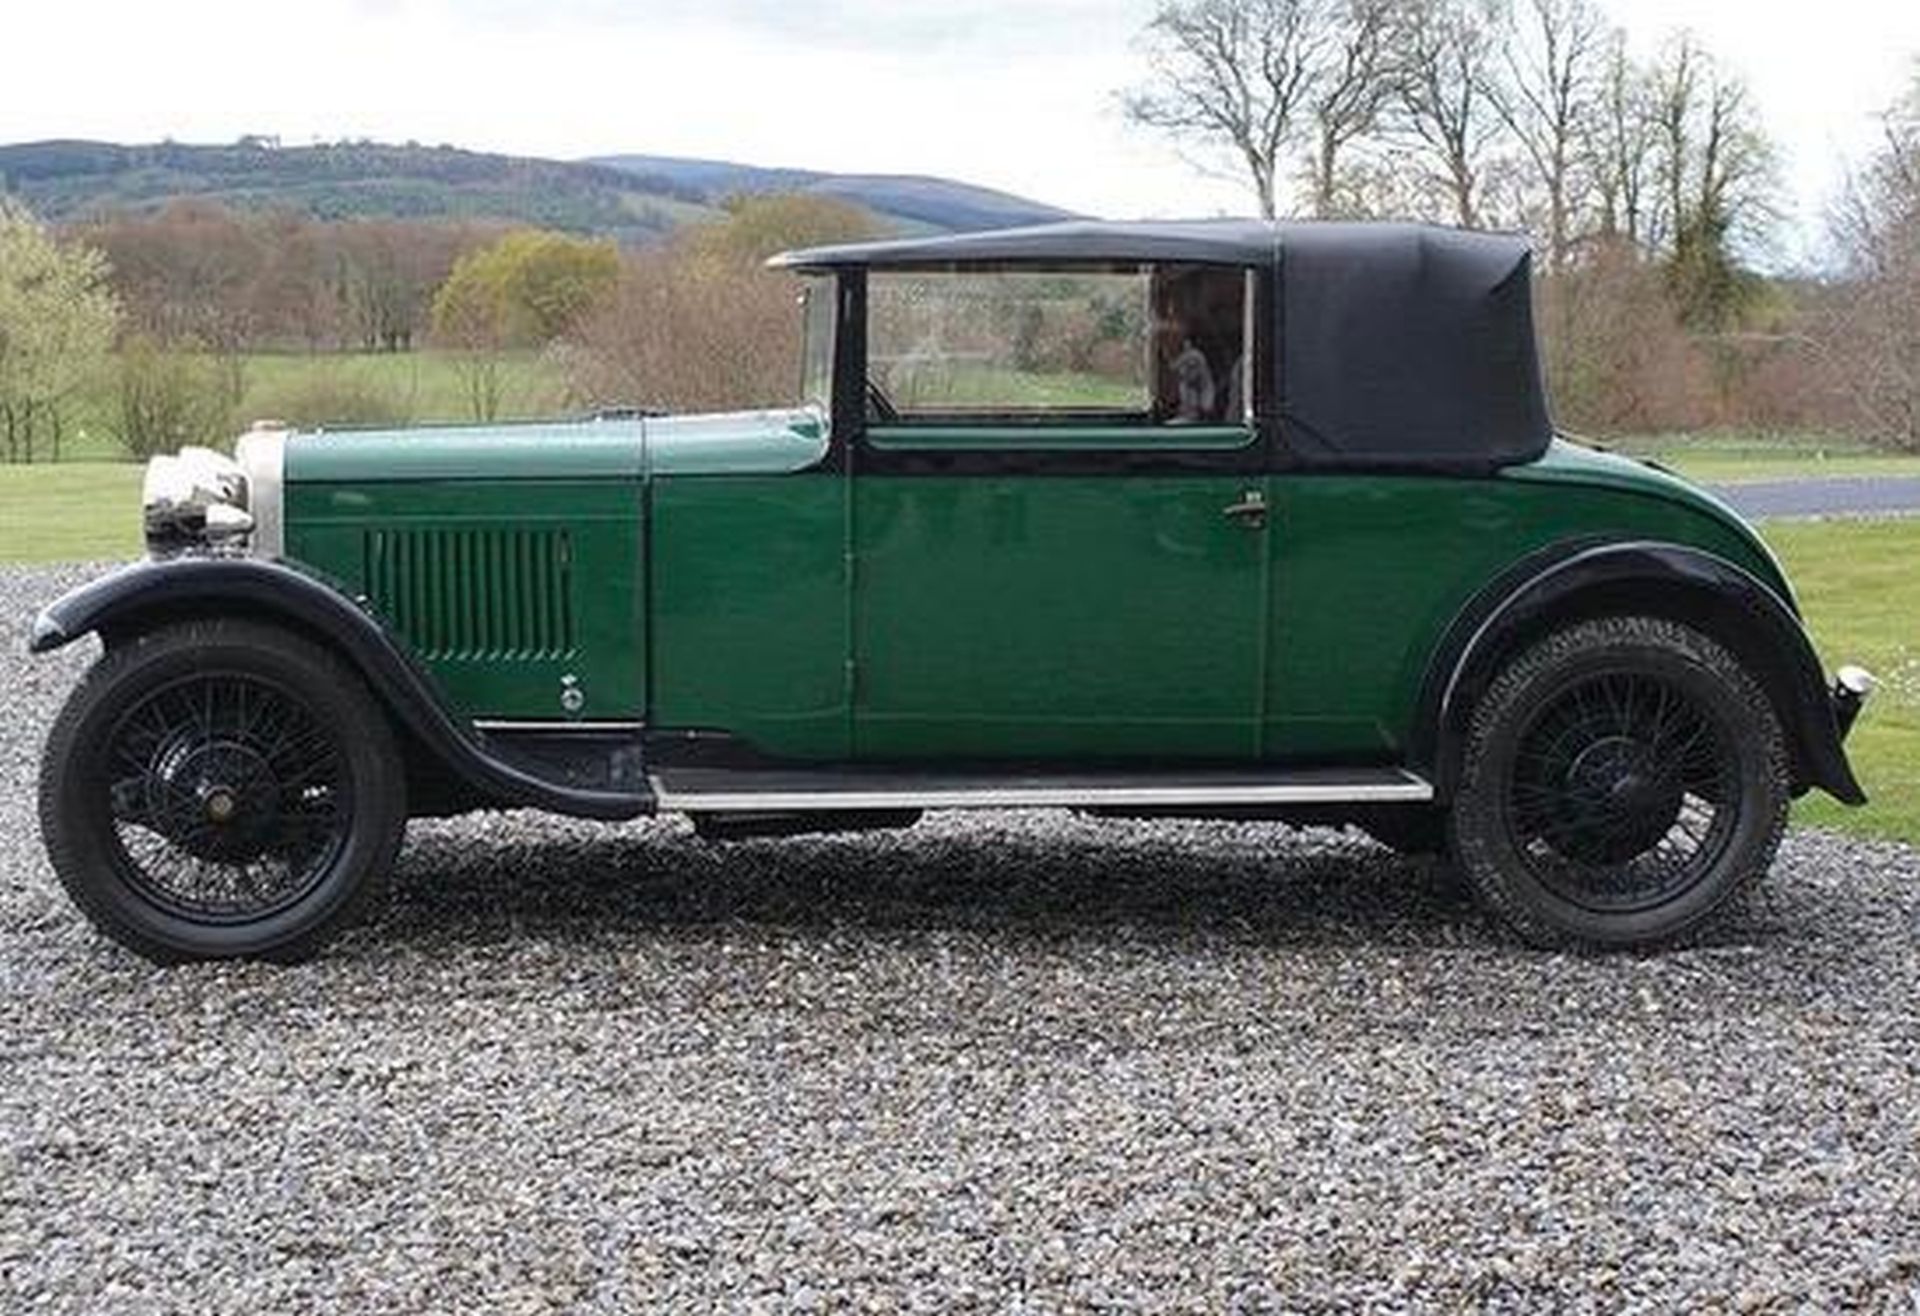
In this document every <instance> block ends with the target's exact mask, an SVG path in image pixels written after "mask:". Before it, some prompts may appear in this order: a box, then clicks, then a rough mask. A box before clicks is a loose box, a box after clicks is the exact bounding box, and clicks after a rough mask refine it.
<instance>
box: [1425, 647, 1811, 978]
mask: <svg viewBox="0 0 1920 1316" xmlns="http://www.w3.org/2000/svg"><path fill="white" fill-rule="evenodd" d="M1789 802H1790V791H1789V785H1788V772H1787V749H1786V739H1785V736H1784V735H1783V734H1782V732H1781V729H1780V722H1779V719H1778V717H1777V716H1776V715H1775V713H1774V710H1773V705H1772V703H1771V702H1770V701H1769V700H1768V698H1767V695H1766V692H1765V691H1764V690H1763V689H1761V687H1760V685H1759V683H1758V682H1757V681H1755V679H1754V678H1753V676H1752V675H1751V674H1750V673H1749V672H1748V671H1747V670H1746V668H1745V667H1743V666H1742V665H1741V663H1740V662H1739V660H1738V659H1736V658H1735V657H1734V656H1733V655H1732V654H1731V653H1729V652H1728V651H1727V650H1726V649H1725V648H1723V647H1722V646H1721V645H1720V644H1718V643H1717V642H1715V641H1714V640H1712V639H1710V638H1709V637H1707V636H1705V635H1702V634H1701V633H1700V632H1698V631H1695V630H1693V629H1692V628H1690V627H1687V626H1683V625H1680V624H1678V623H1675V622H1671V621H1665V620H1660V619H1655V618H1648V617H1609V618H1602V619H1600V620H1596V621H1589V622H1583V623H1580V624H1578V625H1575V626H1571V627H1569V628H1567V629H1566V630H1563V631H1560V632H1557V633H1556V634H1553V635H1551V636H1549V637H1548V638H1546V639H1545V640H1543V641H1541V642H1540V643H1539V644H1537V645H1535V646H1534V647H1533V648H1531V649H1529V650H1528V651H1526V652H1525V653H1523V654H1522V655H1521V656H1520V657H1519V659H1518V660H1517V661H1515V662H1514V663H1513V664H1512V665H1511V666H1510V667H1508V668H1507V669H1506V670H1505V671H1504V672H1502V673H1501V674H1500V676H1499V677H1498V678H1497V679H1496V680H1495V681H1494V682H1493V684H1492V686H1491V687H1490V688H1489V689H1488V690H1487V692H1486V694H1485V696H1484V697H1482V699H1481V700H1480V703H1479V705H1478V706H1477V707H1476V708H1475V710H1474V714H1473V718H1472V722H1471V724H1470V727H1469V730H1468V733H1467V738H1466V746H1465V760H1464V763H1463V765H1462V769H1461V777H1460V784H1459V789H1458V792H1457V794H1456V796H1455V798H1454V803H1453V811H1452V826H1453V842H1454V852H1455V855H1456V856H1457V858H1458V860H1459V862H1460V865H1461V867H1462V868H1463V869H1464V870H1465V872H1466V875H1467V878H1468V880H1469V881H1470V882H1471V883H1472V884H1473V887H1474V889H1475V891H1476V893H1477V894H1478V895H1479V897H1480V899H1481V901H1482V902H1483V904H1485V905H1486V906H1487V907H1488V908H1489V909H1490V910H1492V911H1493V912H1494V913H1496V914H1498V915H1500V916H1501V917H1502V918H1504V919H1505V920H1506V921H1507V922H1508V923H1510V924H1512V926H1513V927H1514V928H1515V929H1516V930H1517V931H1518V932H1519V933H1520V935H1521V936H1522V937H1524V938H1525V939H1526V940H1528V941H1530V942H1532V943H1534V944H1536V945H1543V946H1556V947H1568V946H1573V947H1593V948H1603V947H1621V946H1637V945H1645V944H1649V943H1654V942H1659V941H1664V940H1668V939H1671V938H1673V937H1676V936H1678V935H1680V934H1681V933H1683V932H1685V931H1687V930H1688V929H1690V928H1692V927H1694V926H1695V925H1697V924H1698V923H1700V922H1701V921H1702V920H1703V919H1706V918H1707V917H1708V916H1710V915H1711V914H1712V913H1713V912H1714V911H1715V910H1716V909H1718V908H1720V907H1721V906H1722V905H1723V904H1724V903H1726V901H1728V900H1729V899H1731V898H1732V897H1733V896H1734V894H1735V893H1736V892H1738V891H1739V890H1740V889H1741V888H1742V887H1744V886H1745V885H1746V884H1747V883H1749V882H1751V881H1753V880H1755V879H1757V878H1758V877H1760V876H1761V875H1762V874H1763V873H1765V872H1766V870H1767V868H1768V866H1769V865H1771V864H1772V862H1773V856H1774V853H1775V851H1776V850H1777V849H1778V848H1779V845H1780V838H1781V836H1782V834H1783V833H1784V832H1785V830H1786V822H1787V808H1788V804H1789Z"/></svg>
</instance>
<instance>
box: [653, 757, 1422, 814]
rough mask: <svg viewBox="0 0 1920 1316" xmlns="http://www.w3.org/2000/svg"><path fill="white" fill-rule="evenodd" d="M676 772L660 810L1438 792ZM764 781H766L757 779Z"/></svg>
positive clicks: (1391, 800) (1233, 783)
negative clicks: (814, 780)
mask: <svg viewBox="0 0 1920 1316" xmlns="http://www.w3.org/2000/svg"><path fill="white" fill-rule="evenodd" d="M810 775H811V774H806V773H795V772H777V773H776V772H768V773H755V772H717V771H714V770H711V769H708V770H678V771H676V770H672V769H666V770H662V771H659V772H655V773H653V774H652V776H651V781H652V784H653V791H654V797H655V801H656V805H657V807H658V808H659V809H660V811H661V812H663V813H807V812H811V811H814V810H863V809H1069V808H1154V809H1160V808H1223V807H1248V806H1252V807H1258V806H1261V805H1288V804H1420V803H1425V802H1427V801H1429V800H1431V799H1433V785H1432V783H1431V782H1428V781H1426V780H1425V779H1424V778H1421V777H1418V776H1415V775H1414V774H1413V773H1411V772H1407V771H1404V770H1402V769H1399V768H1380V769H1370V770H1366V771H1361V772H1343V773H1329V772H1325V771H1313V772H1299V773H1291V774H1289V773H1277V774H1270V775H1267V776H1264V777H1261V776H1256V775H1253V774H1249V773H1233V774H1220V775H1219V776H1218V777H1217V778H1214V779H1211V780H1209V779H1208V775H1207V774H1200V773H1169V774H1167V775H1166V776H1164V777H1161V778H1159V779H1158V780H1156V779H1155V778H1154V777H1150V776H1147V775H1144V774H1139V773H1134V774H1128V775H1127V776H1126V777H1120V776H1117V775H1108V776H1093V775H1068V774H1062V775H1061V776H1058V777H1042V776H1020V777H1008V778H1005V779H999V780H995V779H991V778H981V777H958V776H955V777H942V776H941V775H938V774H931V773H930V774H926V775H925V776H897V775H896V776H883V775H881V774H878V773H822V774H820V775H819V779H818V781H817V782H812V781H809V780H807V778H808V777H809V776H810ZM756 777H762V778H764V780H761V781H755V780H754V778H756Z"/></svg>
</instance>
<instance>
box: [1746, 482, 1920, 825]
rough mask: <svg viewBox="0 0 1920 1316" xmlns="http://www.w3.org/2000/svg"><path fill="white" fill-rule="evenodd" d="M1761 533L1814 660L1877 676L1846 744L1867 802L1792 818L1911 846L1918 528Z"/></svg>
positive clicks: (1917, 707)
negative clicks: (1801, 614)
mask: <svg viewBox="0 0 1920 1316" xmlns="http://www.w3.org/2000/svg"><path fill="white" fill-rule="evenodd" d="M1761 529H1762V532H1763V533H1764V534H1765V535H1766V537H1767V540H1768V542H1769V543H1771V544H1772V545H1773V547H1774V549H1775V550H1776V551H1777V552H1778V553H1779V554H1780V556H1781V558H1782V559H1783V560H1784V561H1785V562H1786V566H1787V573H1788V575H1789V577H1790V578H1791V579H1792V581H1793V584H1794V589H1795V592H1797V593H1798V594H1799V596H1800V604H1801V607H1802V608H1804V609H1805V610H1806V614H1807V623H1808V625H1809V626H1810V627H1811V628H1812V630H1813V636H1814V641H1815V643H1816V644H1818V646H1819V649H1820V656H1821V657H1822V658H1823V659H1825V660H1826V662H1827V663H1828V665H1829V666H1837V665H1838V664H1840V663H1842V662H1857V663H1862V664H1864V665H1866V666H1867V667H1868V668H1870V669H1871V670H1872V671H1873V673H1874V674H1875V675H1876V676H1878V677H1879V678H1880V688H1879V690H1877V691H1876V692H1875V693H1874V695H1873V698H1872V699H1871V700H1869V701H1868V704H1867V710H1866V712H1865V713H1864V714H1862V715H1861V719H1860V723H1859V725H1858V726H1856V727H1855V728H1854V731H1853V735H1852V737H1851V738H1850V739H1849V741H1848V743H1847V750H1848V754H1849V757H1851V758H1852V760H1853V766H1854V770H1855V771H1856V772H1857V773H1858V774H1859V776H1860V780H1861V783H1862V784H1863V785H1864V786H1865V787H1866V788H1867V794H1868V795H1869V796H1871V797H1872V803H1870V804H1869V805H1867V807H1866V808H1864V809H1848V808H1844V807H1842V806H1840V805H1838V804H1835V803H1834V802H1833V801H1832V800H1829V799H1828V798H1827V797H1826V796H1824V795H1817V794H1816V795H1812V796H1809V797H1808V798H1806V799H1804V800H1802V801H1801V802H1800V804H1799V805H1798V806H1797V808H1796V810H1795V818H1796V820H1797V821H1800V822H1806V823H1815V824H1818V825H1820V826H1823V827H1838V828H1842V829H1844V830H1847V831H1851V832H1859V833H1863V834H1866V835H1872V836H1887V837H1893V838H1896V839H1898V840H1904V841H1912V842H1916V843H1920V520H1916V519H1904V520H1887V521H1847V522H1837V521H1835V522H1810V521H1802V522H1776V523H1773V524H1771V525H1766V526H1762V527H1761Z"/></svg>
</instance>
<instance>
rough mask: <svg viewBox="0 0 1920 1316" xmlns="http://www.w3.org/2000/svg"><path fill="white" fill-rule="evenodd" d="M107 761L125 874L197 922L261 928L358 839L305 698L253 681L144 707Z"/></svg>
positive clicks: (328, 741) (333, 758)
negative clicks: (351, 838) (349, 839)
mask: <svg viewBox="0 0 1920 1316" xmlns="http://www.w3.org/2000/svg"><path fill="white" fill-rule="evenodd" d="M105 761H106V762H108V763H110V764H112V765H114V766H113V774H114V775H113V776H112V779H111V780H110V781H109V782H108V783H106V786H105V789H106V805H107V817H108V818H109V820H110V822H111V829H112V833H113V840H114V845H115V849H116V851H117V852H118V856H119V862H120V865H121V867H122V868H123V870H124V872H125V873H126V875H127V877H128V878H129V880H130V881H131V882H132V883H133V885H134V886H136V887H137V888H138V889H139V890H140V891H141V892H142V893H143V894H145V895H146V896H147V897H148V898H149V899H151V900H153V901H154V902H155V903H156V904H159V905H161V906H162V907H164V908H166V909H168V910H169V911H170V912H172V913H174V914H176V915H177V916H180V917H184V918H188V919H192V920H195V921H201V922H231V921H234V920H247V919H257V918H261V917H265V916H266V915H268V914H270V913H273V912H274V911H276V910H278V909H282V908H285V907H286V906H287V905H289V904H291V903H292V902H294V901H296V900H298V899H300V898H301V897H302V896H303V895H304V894H305V893H306V892H307V891H308V890H310V889H311V888H312V886H313V885H314V884H315V883H316V882H318V881H319V880H320V879H321V878H322V877H323V876H324V874H325V872H326V870H327V867H328V865H329V864H330V863H332V858H333V856H334V855H335V854H336V853H337V852H338V851H339V849H340V847H341V846H342V845H344V844H345V838H346V836H347V834H348V832H349V830H350V828H351V826H352V821H353V817H352V814H353V804H352V798H351V795H350V794H349V792H348V789H347V786H348V781H347V777H346V771H345V762H346V760H345V758H344V756H343V746H342V744H341V743H340V740H339V735H338V732H337V731H336V730H335V729H334V728H332V727H330V726H328V725H326V724H325V723H323V722H322V721H321V720H320V719H319V718H318V717H316V716H315V714H314V712H313V711H312V709H311V707H310V706H309V705H308V704H307V703H306V701H305V699H304V698H303V697H302V696H301V695H300V693H299V692H297V691H295V690H291V689H288V688H286V687H283V686H281V685H280V684H278V683H277V682H274V681H271V680H269V679H267V678H264V677H261V676H257V675H253V674H250V673H218V674H202V675H196V676H193V677H188V678H183V679H182V680H179V681H176V682H174V683H173V684H171V685H168V686H165V687H162V688H161V689H160V690H158V691H156V692H153V693H151V694H149V695H148V696H146V697H145V698H144V699H142V700H141V701H140V702H139V704H138V705H136V706H135V707H134V708H133V709H131V710H129V711H128V712H127V713H126V714H125V715H123V716H122V717H121V719H120V721H119V723H118V725H117V726H116V727H115V729H114V731H113V733H112V740H111V743H110V744H109V745H108V746H107V748H106V758H105Z"/></svg>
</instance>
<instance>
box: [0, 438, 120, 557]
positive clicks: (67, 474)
mask: <svg viewBox="0 0 1920 1316" xmlns="http://www.w3.org/2000/svg"><path fill="white" fill-rule="evenodd" d="M140 475H141V468H140V467H138V466H136V465H134V464H132V463H131V462H61V463H60V464H58V465H49V466H7V465H0V562H76V561H82V562H84V561H105V560H118V559H122V558H130V557H137V556H139V554H140V552H141V545H140Z"/></svg>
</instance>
